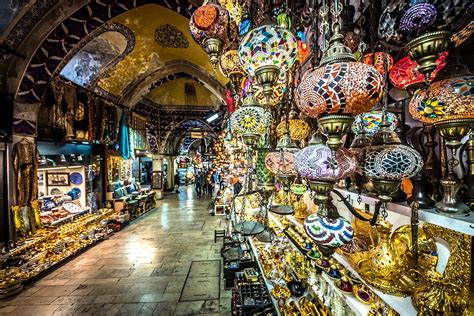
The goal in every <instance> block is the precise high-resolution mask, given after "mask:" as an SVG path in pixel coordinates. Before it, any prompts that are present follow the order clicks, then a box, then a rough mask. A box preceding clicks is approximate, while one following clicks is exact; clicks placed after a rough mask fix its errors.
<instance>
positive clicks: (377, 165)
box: [363, 121, 423, 206]
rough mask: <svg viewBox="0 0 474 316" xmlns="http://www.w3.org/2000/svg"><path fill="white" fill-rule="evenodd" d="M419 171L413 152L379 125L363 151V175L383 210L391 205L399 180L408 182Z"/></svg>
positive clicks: (385, 125)
mask: <svg viewBox="0 0 474 316" xmlns="http://www.w3.org/2000/svg"><path fill="white" fill-rule="evenodd" d="M422 167H423V158H422V156H421V155H420V153H418V152H417V151H416V150H415V149H413V148H411V147H410V146H407V145H403V144H402V143H401V141H400V138H399V137H398V135H397V133H396V132H394V131H392V130H390V125H389V124H388V123H387V122H385V121H384V122H382V124H381V126H380V129H379V131H378V132H377V133H376V134H375V136H374V138H373V139H372V142H371V146H370V147H369V148H367V149H366V150H365V161H364V164H363V171H364V174H365V175H366V176H367V177H369V178H371V179H372V182H373V183H374V186H375V190H376V191H377V192H378V194H379V198H380V200H381V201H382V202H383V203H384V206H386V204H387V203H388V202H390V201H391V197H390V195H391V194H392V193H394V192H395V191H396V190H397V189H398V187H399V185H400V183H401V181H402V179H403V178H410V177H412V176H414V175H415V174H416V173H418V172H419V171H420V170H421V168H422Z"/></svg>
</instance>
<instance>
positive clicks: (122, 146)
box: [118, 111, 130, 160]
mask: <svg viewBox="0 0 474 316" xmlns="http://www.w3.org/2000/svg"><path fill="white" fill-rule="evenodd" d="M118 144H119V152H120V155H121V156H122V157H123V159H125V160H127V159H128V158H130V138H129V132H128V124H127V114H126V113H125V111H123V112H122V117H121V118H120V126H119V143H118Z"/></svg>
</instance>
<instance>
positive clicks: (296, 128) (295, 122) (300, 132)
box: [276, 118, 311, 141]
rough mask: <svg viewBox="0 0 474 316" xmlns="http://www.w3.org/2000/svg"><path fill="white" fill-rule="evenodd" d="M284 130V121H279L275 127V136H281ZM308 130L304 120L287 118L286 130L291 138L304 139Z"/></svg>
mask: <svg viewBox="0 0 474 316" xmlns="http://www.w3.org/2000/svg"><path fill="white" fill-rule="evenodd" d="M285 131H286V122H285V121H281V122H280V123H279V124H278V125H277V128H276V132H277V136H278V137H282V136H283V134H284V133H285ZM310 131H311V128H310V127H309V124H308V123H307V122H306V121H305V120H302V119H300V118H294V119H289V120H288V132H289V134H290V137H291V139H293V140H297V141H302V140H305V139H306V138H307V137H308V135H309V132H310Z"/></svg>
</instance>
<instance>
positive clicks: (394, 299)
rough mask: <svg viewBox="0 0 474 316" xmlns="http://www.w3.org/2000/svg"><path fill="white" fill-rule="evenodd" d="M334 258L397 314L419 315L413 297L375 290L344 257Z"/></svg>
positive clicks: (295, 222) (299, 224) (338, 255)
mask: <svg viewBox="0 0 474 316" xmlns="http://www.w3.org/2000/svg"><path fill="white" fill-rule="evenodd" d="M288 219H289V220H290V221H291V222H292V223H293V224H295V225H298V226H302V224H301V223H300V222H298V221H297V220H296V219H295V218H294V217H293V216H288ZM332 257H333V258H334V259H335V260H336V261H337V262H339V263H340V264H341V265H342V266H343V267H344V268H345V269H347V270H349V271H350V272H351V273H353V274H354V275H355V276H357V277H358V278H359V279H360V280H361V281H362V282H363V283H364V284H365V285H367V287H369V288H370V289H371V290H372V291H373V292H374V293H375V294H376V295H377V296H378V297H380V299H381V300H382V301H384V302H385V304H387V305H388V306H390V307H391V308H393V309H394V310H395V311H397V313H399V314H400V315H407V316H408V315H416V314H417V311H416V309H415V307H414V306H413V302H412V300H411V297H400V296H395V295H390V294H385V293H383V292H381V291H379V290H377V289H375V288H374V287H372V286H371V285H369V284H367V283H366V282H365V281H364V279H363V278H361V277H360V275H359V274H358V273H357V272H356V271H355V270H354V269H353V268H352V266H351V265H350V264H349V262H347V260H346V259H345V258H344V257H343V256H342V255H340V254H338V253H334V254H333V256H332ZM328 279H329V280H330V278H329V277H328ZM332 285H334V286H335V284H332ZM336 288H337V287H336ZM345 296H346V298H350V296H348V295H345ZM354 299H355V300H357V299H356V298H355V297H354ZM351 301H352V300H351ZM346 302H347V303H348V305H349V302H348V300H346ZM352 303H354V302H351V304H352ZM358 303H359V304H361V305H364V304H362V303H361V302H358ZM364 307H365V306H364ZM365 315H366V314H365Z"/></svg>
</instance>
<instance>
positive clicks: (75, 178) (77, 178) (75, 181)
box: [69, 172, 82, 185]
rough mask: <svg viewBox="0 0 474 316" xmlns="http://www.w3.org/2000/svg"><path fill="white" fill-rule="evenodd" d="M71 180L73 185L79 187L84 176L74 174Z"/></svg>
mask: <svg viewBox="0 0 474 316" xmlns="http://www.w3.org/2000/svg"><path fill="white" fill-rule="evenodd" d="M69 180H70V181H71V183H72V184H76V185H79V184H81V183H82V175H81V174H80V173H79V172H73V173H71V175H70V176H69Z"/></svg>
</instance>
